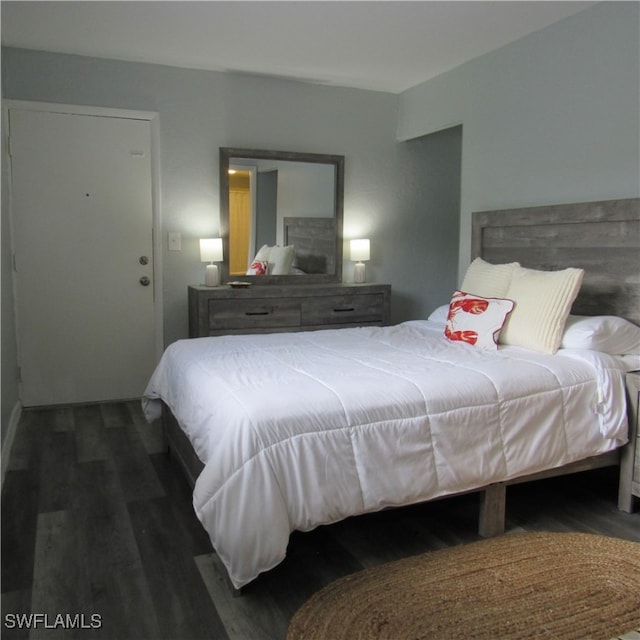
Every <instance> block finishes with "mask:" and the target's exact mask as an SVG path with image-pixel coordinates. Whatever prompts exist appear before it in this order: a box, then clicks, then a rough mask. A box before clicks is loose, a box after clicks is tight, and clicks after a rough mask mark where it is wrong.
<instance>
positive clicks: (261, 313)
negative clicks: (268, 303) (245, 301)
mask: <svg viewBox="0 0 640 640" xmlns="http://www.w3.org/2000/svg"><path fill="white" fill-rule="evenodd" d="M270 313H271V311H245V312H244V315H245V316H268V315H269V314H270Z"/></svg>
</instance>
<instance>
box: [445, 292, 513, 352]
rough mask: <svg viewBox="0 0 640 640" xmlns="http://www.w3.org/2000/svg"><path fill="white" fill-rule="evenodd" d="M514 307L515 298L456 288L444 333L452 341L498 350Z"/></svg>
mask: <svg viewBox="0 0 640 640" xmlns="http://www.w3.org/2000/svg"><path fill="white" fill-rule="evenodd" d="M512 309H513V301H512V300H505V299H503V298H484V297H482V296H478V295H476V294H470V293H465V292H464V291H454V292H453V296H452V298H451V302H450V303H449V315H448V317H447V324H446V326H445V329H444V335H445V336H446V337H447V338H448V339H449V340H451V341H452V342H466V343H468V344H472V345H475V346H476V347H478V348H479V349H497V348H498V336H499V334H500V331H501V329H502V327H503V326H504V323H505V320H506V318H507V316H508V315H509V313H510V312H511V310H512Z"/></svg>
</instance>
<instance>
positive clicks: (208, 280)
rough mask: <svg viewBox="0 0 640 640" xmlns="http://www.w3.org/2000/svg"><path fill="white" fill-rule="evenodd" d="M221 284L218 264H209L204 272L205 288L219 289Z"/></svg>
mask: <svg viewBox="0 0 640 640" xmlns="http://www.w3.org/2000/svg"><path fill="white" fill-rule="evenodd" d="M219 284H220V274H219V273H218V265H217V264H208V265H207V268H206V270H205V272H204V286H205V287H217V286H218V285H219Z"/></svg>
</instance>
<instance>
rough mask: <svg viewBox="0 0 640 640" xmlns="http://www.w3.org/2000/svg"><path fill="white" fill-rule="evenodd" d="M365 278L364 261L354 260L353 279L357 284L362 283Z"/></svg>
mask: <svg viewBox="0 0 640 640" xmlns="http://www.w3.org/2000/svg"><path fill="white" fill-rule="evenodd" d="M365 280H366V270H365V266H364V262H356V264H355V266H354V267H353V281H354V282H355V283H357V284H362V283H363V282H365Z"/></svg>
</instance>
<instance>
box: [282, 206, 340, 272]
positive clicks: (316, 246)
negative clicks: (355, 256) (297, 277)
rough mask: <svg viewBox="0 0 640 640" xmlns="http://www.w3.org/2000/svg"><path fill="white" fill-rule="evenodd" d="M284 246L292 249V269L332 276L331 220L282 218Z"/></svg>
mask: <svg viewBox="0 0 640 640" xmlns="http://www.w3.org/2000/svg"><path fill="white" fill-rule="evenodd" d="M283 223H284V244H285V245H289V244H292V245H294V246H295V248H296V257H295V259H294V262H293V266H294V267H297V268H298V269H300V270H302V271H304V272H305V273H309V274H315V273H325V274H326V273H336V221H335V218H316V217H303V216H289V217H286V218H284V220H283Z"/></svg>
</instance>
